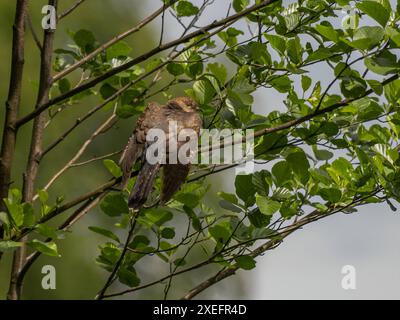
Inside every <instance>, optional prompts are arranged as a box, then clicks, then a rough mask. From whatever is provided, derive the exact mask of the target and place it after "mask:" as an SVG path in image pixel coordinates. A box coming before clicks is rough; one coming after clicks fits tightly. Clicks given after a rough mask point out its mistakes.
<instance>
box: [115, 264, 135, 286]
mask: <svg viewBox="0 0 400 320" xmlns="http://www.w3.org/2000/svg"><path fill="white" fill-rule="evenodd" d="M118 280H119V282H121V283H123V284H126V285H127V286H128V287H131V288H133V287H137V286H138V285H139V284H140V279H139V278H138V276H137V275H136V271H135V270H134V269H133V268H131V269H130V270H128V269H127V268H125V267H122V268H120V269H119V270H118Z"/></svg>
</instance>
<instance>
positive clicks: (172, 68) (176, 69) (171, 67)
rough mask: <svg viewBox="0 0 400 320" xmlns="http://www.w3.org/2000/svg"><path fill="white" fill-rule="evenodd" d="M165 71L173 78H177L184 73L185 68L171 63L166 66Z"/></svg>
mask: <svg viewBox="0 0 400 320" xmlns="http://www.w3.org/2000/svg"><path fill="white" fill-rule="evenodd" d="M167 71H168V72H169V73H170V74H172V75H173V76H175V77H177V76H180V75H181V74H183V73H184V72H185V68H184V67H183V65H182V63H173V62H171V63H168V65H167Z"/></svg>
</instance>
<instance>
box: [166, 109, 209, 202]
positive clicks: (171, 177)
mask: <svg viewBox="0 0 400 320" xmlns="http://www.w3.org/2000/svg"><path fill="white" fill-rule="evenodd" d="M179 122H180V123H179V124H178V127H179V128H178V130H180V129H182V127H184V128H190V129H193V130H194V132H195V134H196V135H197V138H199V135H200V129H201V127H202V120H201V117H200V116H199V115H198V114H197V113H186V114H183V118H182V119H181V120H180V121H179ZM184 143H185V142H180V143H179V142H178V148H180V147H181V146H182V145H183V144H184ZM191 156H195V155H193V154H191ZM163 167H164V168H163V177H162V187H161V197H160V200H161V203H162V204H165V203H166V202H168V201H169V200H170V199H171V198H172V196H173V195H174V194H175V193H176V192H177V191H178V190H179V188H180V187H181V186H182V184H183V183H184V182H185V180H186V178H187V176H188V174H189V172H190V167H191V163H187V164H182V163H179V159H178V163H177V164H166V165H164V166H163Z"/></svg>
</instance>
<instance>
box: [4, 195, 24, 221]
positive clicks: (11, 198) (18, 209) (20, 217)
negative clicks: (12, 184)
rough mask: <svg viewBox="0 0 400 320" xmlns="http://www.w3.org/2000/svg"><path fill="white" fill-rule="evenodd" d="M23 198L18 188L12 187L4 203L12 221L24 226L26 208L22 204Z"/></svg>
mask: <svg viewBox="0 0 400 320" xmlns="http://www.w3.org/2000/svg"><path fill="white" fill-rule="evenodd" d="M21 199H22V194H21V191H19V190H18V189H10V190H9V192H8V198H7V199H4V203H5V204H6V206H7V209H8V212H9V214H10V216H11V218H12V221H13V222H14V224H15V225H16V226H17V227H20V226H22V225H23V223H24V208H23V205H22V204H21Z"/></svg>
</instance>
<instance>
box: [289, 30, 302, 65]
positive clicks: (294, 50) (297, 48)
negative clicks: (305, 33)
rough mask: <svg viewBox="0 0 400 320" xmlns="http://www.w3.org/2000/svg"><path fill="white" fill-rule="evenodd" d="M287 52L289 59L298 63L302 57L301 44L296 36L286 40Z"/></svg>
mask: <svg viewBox="0 0 400 320" xmlns="http://www.w3.org/2000/svg"><path fill="white" fill-rule="evenodd" d="M287 54H288V57H289V59H290V60H291V61H292V62H293V63H294V64H299V63H300V62H301V61H302V60H303V59H302V46H301V43H300V38H299V37H298V36H296V37H294V38H292V39H290V40H289V41H288V42H287Z"/></svg>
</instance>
